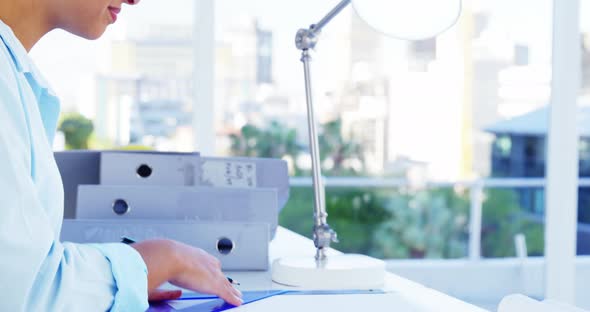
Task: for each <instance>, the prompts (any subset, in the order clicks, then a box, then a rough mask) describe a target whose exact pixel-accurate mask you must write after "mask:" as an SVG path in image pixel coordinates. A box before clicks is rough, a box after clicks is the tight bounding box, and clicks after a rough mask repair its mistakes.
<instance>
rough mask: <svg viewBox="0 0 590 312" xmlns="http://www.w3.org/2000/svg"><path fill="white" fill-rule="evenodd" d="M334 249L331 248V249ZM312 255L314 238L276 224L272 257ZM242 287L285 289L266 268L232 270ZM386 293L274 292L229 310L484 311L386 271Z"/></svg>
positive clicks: (232, 274) (283, 311)
mask: <svg viewBox="0 0 590 312" xmlns="http://www.w3.org/2000/svg"><path fill="white" fill-rule="evenodd" d="M332 252H334V251H332ZM314 255H315V247H314V246H313V242H312V241H311V240H309V239H307V238H305V237H303V236H301V235H298V234H296V233H293V232H291V231H289V230H286V229H284V228H279V229H278V231H277V235H276V237H275V239H274V240H273V242H272V243H271V246H270V258H271V261H272V260H274V259H276V258H279V257H289V256H294V257H301V256H309V257H313V256H314ZM228 275H231V277H233V278H234V279H236V280H238V281H239V282H240V283H241V284H242V286H241V287H240V289H241V290H264V289H285V288H286V287H285V286H283V285H279V284H276V283H273V282H272V280H271V273H270V271H268V272H231V273H228ZM385 291H386V292H387V293H386V294H374V295H330V296H324V295H313V296H276V297H272V298H268V299H265V300H262V301H258V302H254V303H251V304H248V305H245V306H242V307H240V308H238V309H235V310H232V311H236V312H238V311H257V312H265V311H281V312H290V311H297V312H300V311H306V312H311V311H322V310H329V311H362V310H367V311H404V312H405V311H437V312H440V311H453V312H462V311H485V310H483V309H481V308H478V307H476V306H474V305H471V304H468V303H466V302H463V301H461V300H458V299H456V298H453V297H451V296H448V295H445V294H443V293H441V292H438V291H436V290H433V289H430V288H427V287H424V286H422V285H420V284H418V283H415V282H412V281H410V280H407V279H405V278H402V277H400V276H397V275H395V274H391V273H388V274H387V277H386V284H385Z"/></svg>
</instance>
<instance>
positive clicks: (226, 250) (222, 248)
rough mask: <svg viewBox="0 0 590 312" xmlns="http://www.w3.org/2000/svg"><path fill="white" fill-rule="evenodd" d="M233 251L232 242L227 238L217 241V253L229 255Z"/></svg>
mask: <svg viewBox="0 0 590 312" xmlns="http://www.w3.org/2000/svg"><path fill="white" fill-rule="evenodd" d="M233 250H234V242H233V241H232V240H231V239H229V238H227V237H222V238H220V239H219V240H217V251H219V253H220V254H222V255H229V254H230V253H231V252H232V251H233Z"/></svg>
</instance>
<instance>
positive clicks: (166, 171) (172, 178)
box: [100, 151, 200, 186]
mask: <svg viewBox="0 0 590 312" xmlns="http://www.w3.org/2000/svg"><path fill="white" fill-rule="evenodd" d="M199 164H200V160H199V154H198V153H162V152H133V153H129V152H114V151H108V152H106V151H105V152H102V153H101V154H100V184H103V185H166V186H190V185H195V179H197V178H198V176H199V173H198V172H197V171H198V169H199Z"/></svg>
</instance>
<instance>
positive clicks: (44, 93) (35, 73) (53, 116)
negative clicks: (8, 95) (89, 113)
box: [0, 20, 60, 142]
mask: <svg viewBox="0 0 590 312" xmlns="http://www.w3.org/2000/svg"><path fill="white" fill-rule="evenodd" d="M0 42H4V44H5V45H6V47H7V48H8V51H9V53H10V54H11V56H12V59H13V61H14V65H15V68H16V70H17V71H18V72H20V73H22V74H23V75H24V76H25V78H26V79H27V81H28V83H29V85H30V86H31V89H32V91H33V93H34V95H35V97H36V98H37V103H38V107H39V112H40V113H41V119H42V121H43V126H44V128H45V133H46V134H47V138H48V139H49V142H53V137H54V136H55V129H56V127H57V122H58V119H59V112H60V103H59V99H58V98H57V96H56V95H55V92H53V90H52V89H51V87H50V86H49V83H48V82H47V80H45V78H44V77H43V75H41V73H40V72H39V70H38V69H37V66H35V64H34V63H33V60H31V58H30V57H29V54H28V53H27V50H26V49H25V47H24V46H23V45H22V43H21V42H20V41H19V40H18V38H17V37H16V36H15V35H14V32H13V31H12V29H11V28H10V27H9V26H8V25H6V24H4V22H2V20H0Z"/></svg>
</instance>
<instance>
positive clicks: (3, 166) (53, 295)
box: [0, 0, 242, 311]
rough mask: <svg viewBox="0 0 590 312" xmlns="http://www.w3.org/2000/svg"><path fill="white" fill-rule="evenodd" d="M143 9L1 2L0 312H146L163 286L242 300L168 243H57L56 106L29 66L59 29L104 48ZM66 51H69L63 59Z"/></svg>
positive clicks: (195, 254) (74, 0)
mask: <svg viewBox="0 0 590 312" xmlns="http://www.w3.org/2000/svg"><path fill="white" fill-rule="evenodd" d="M138 1H139V0H1V1H0V310H2V311H105V310H111V311H145V310H146V309H147V302H148V296H149V299H150V300H163V299H172V298H177V297H178V296H180V292H179V291H158V290H156V288H157V287H158V286H159V285H161V284H163V283H164V282H166V281H169V282H171V283H173V284H176V285H178V286H181V287H184V288H188V289H192V290H196V291H200V292H208V293H213V294H216V295H219V296H220V297H222V298H223V299H225V300H226V301H228V302H229V303H232V304H234V305H239V304H240V303H241V302H242V301H241V299H240V297H241V294H240V292H239V291H237V290H236V289H234V288H233V287H232V286H231V284H230V283H229V282H228V281H227V279H226V278H225V277H224V275H223V274H222V272H221V269H220V263H219V261H218V260H217V259H215V258H214V257H212V256H210V255H208V254H206V253H205V252H204V251H202V250H200V249H196V248H192V247H190V246H187V245H184V244H181V243H178V242H174V241H169V240H149V241H144V242H140V243H136V244H133V245H130V246H128V245H124V244H93V245H82V244H70V243H61V242H60V241H59V233H60V228H61V220H62V215H63V188H62V183H61V179H60V175H59V172H58V170H57V167H56V164H55V161H54V159H53V153H52V151H51V148H50V146H51V144H50V143H51V142H52V140H53V136H54V133H55V128H56V124H57V120H58V114H59V100H58V99H57V98H56V97H55V95H54V94H53V93H52V91H51V89H50V88H49V85H48V84H47V82H46V81H45V80H44V79H43V77H42V76H41V75H40V74H39V72H38V71H37V69H36V67H35V65H34V64H33V63H32V62H31V60H30V59H29V57H28V54H27V53H28V51H30V49H31V48H32V47H33V46H34V45H35V43H37V41H39V39H41V37H43V36H44V35H45V34H46V33H48V32H49V31H51V30H52V29H56V28H59V29H64V30H66V31H68V32H71V33H73V34H76V35H78V36H81V37H84V38H87V39H96V38H99V37H100V36H101V35H102V34H103V33H104V31H105V29H106V27H107V26H108V25H109V24H112V23H114V22H115V21H116V19H117V14H118V13H119V12H120V11H121V6H122V5H123V4H128V5H132V4H135V3H136V2H138ZM65 48H67V47H64V49H65Z"/></svg>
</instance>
